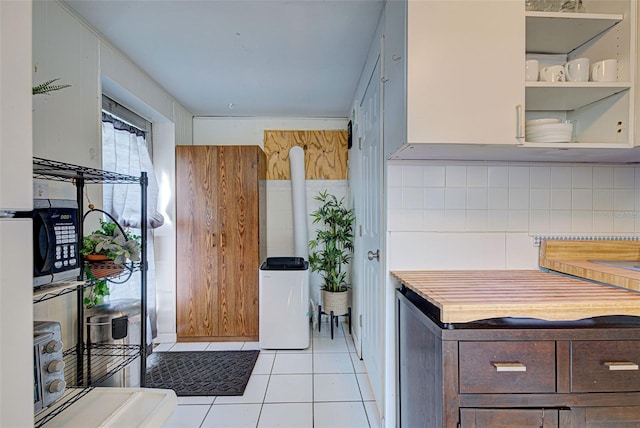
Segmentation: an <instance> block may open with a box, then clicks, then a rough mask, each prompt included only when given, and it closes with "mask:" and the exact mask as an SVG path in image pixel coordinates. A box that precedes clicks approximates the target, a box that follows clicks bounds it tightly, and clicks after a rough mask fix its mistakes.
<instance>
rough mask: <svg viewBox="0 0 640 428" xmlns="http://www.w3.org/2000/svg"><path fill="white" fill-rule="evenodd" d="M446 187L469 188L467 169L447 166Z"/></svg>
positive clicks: (458, 166)
mask: <svg viewBox="0 0 640 428" xmlns="http://www.w3.org/2000/svg"><path fill="white" fill-rule="evenodd" d="M445 173H446V176H445V185H446V186H447V187H463V188H464V187H467V167H466V166H460V165H447V166H446V167H445Z"/></svg>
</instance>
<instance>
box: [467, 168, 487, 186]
mask: <svg viewBox="0 0 640 428" xmlns="http://www.w3.org/2000/svg"><path fill="white" fill-rule="evenodd" d="M488 183H489V171H488V168H487V166H486V165H469V166H468V167H467V187H487V184H488Z"/></svg>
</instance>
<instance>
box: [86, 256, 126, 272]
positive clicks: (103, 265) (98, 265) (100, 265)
mask: <svg viewBox="0 0 640 428" xmlns="http://www.w3.org/2000/svg"><path fill="white" fill-rule="evenodd" d="M84 259H85V260H86V261H87V262H88V263H87V266H88V268H89V269H90V270H91V273H92V274H93V276H95V277H96V278H112V277H116V276H119V275H121V274H122V272H124V265H122V264H116V263H115V262H114V261H113V260H111V259H110V258H109V257H107V256H105V255H102V254H87V255H86V256H84Z"/></svg>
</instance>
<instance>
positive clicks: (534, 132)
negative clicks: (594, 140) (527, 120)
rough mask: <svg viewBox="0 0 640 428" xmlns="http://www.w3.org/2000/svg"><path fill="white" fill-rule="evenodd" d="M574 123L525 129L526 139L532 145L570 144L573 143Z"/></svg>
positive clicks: (549, 124) (546, 124)
mask: <svg viewBox="0 0 640 428" xmlns="http://www.w3.org/2000/svg"><path fill="white" fill-rule="evenodd" d="M572 136H573V123H571V122H565V123H545V124H540V125H537V126H528V127H526V128H525V139H526V140H527V141H529V142H532V143H568V142H571V141H572Z"/></svg>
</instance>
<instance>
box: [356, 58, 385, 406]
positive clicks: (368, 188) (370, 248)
mask: <svg viewBox="0 0 640 428" xmlns="http://www.w3.org/2000/svg"><path fill="white" fill-rule="evenodd" d="M381 96H382V81H381V73H380V57H378V60H377V61H376V66H375V68H374V70H373V73H372V75H371V78H370V79H369V84H368V86H367V89H366V91H365V94H364V97H363V100H362V103H361V104H360V112H361V121H362V122H361V123H362V134H361V135H362V139H361V144H362V219H361V224H362V249H363V251H362V254H363V257H364V261H363V262H362V264H361V266H362V275H361V278H362V283H361V289H360V295H361V308H362V327H361V335H362V338H361V344H362V355H361V358H362V360H363V362H364V364H365V367H366V368H367V373H368V375H369V380H370V382H371V386H372V388H373V392H374V394H375V396H376V399H377V400H378V403H382V398H383V391H384V388H383V386H384V382H383V379H384V377H383V376H384V370H383V368H384V318H385V317H384V286H383V282H382V275H381V272H382V265H381V260H383V258H382V256H381V251H382V240H381V237H382V230H381V229H382V203H381V201H382V195H381V193H382V153H383V151H382V138H381V135H382V126H381V125H382V124H381V110H382V102H381Z"/></svg>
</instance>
